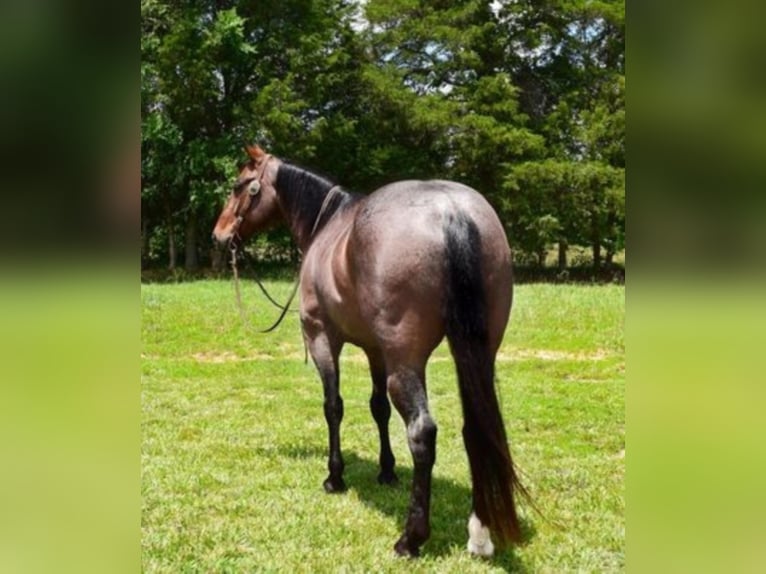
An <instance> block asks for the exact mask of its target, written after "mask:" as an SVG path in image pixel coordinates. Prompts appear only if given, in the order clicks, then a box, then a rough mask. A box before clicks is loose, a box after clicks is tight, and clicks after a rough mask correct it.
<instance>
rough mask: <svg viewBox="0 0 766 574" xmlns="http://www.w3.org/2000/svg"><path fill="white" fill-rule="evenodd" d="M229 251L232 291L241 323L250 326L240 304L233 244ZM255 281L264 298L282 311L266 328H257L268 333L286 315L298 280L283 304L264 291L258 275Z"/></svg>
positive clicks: (240, 294)
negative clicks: (232, 282) (232, 277)
mask: <svg viewBox="0 0 766 574" xmlns="http://www.w3.org/2000/svg"><path fill="white" fill-rule="evenodd" d="M229 249H230V251H231V269H232V271H233V273H234V292H235V293H236V296H237V309H239V316H240V318H241V319H242V323H244V324H245V326H250V323H249V322H248V320H247V317H246V316H245V308H244V306H243V305H242V293H241V291H240V288H239V271H238V270H237V248H236V247H235V246H234V244H232V245H231V247H230V248H229ZM255 282H256V283H257V284H258V287H260V288H261V291H263V294H264V295H266V298H267V299H268V300H269V301H271V303H272V304H274V306H275V307H277V308H278V309H281V310H282V312H281V313H280V315H279V317H278V318H277V320H276V322H275V323H274V324H273V325H272V326H271V327H269V328H268V329H258V330H257V332H258V333H270V332H271V331H273V330H274V329H276V328H277V327H278V326H279V324H280V323H281V322H282V320H283V319H284V318H285V316H286V315H287V312H288V311H289V310H290V304H291V303H292V302H293V299H294V298H295V294H296V293H297V292H298V286H299V285H300V281H297V280H296V281H295V283H294V284H293V290H292V292H291V293H290V296H289V297H288V298H287V302H286V303H285V304H284V305H280V304H279V303H277V302H276V301H275V300H274V298H273V297H272V296H271V295H269V293H268V291H266V288H265V287H264V286H263V284H262V283H261V281H260V279H258V277H257V276H256V277H255Z"/></svg>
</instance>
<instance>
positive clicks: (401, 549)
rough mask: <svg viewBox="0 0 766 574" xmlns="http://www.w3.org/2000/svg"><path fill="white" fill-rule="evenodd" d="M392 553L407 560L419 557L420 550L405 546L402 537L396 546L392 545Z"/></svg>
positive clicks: (405, 540)
mask: <svg viewBox="0 0 766 574" xmlns="http://www.w3.org/2000/svg"><path fill="white" fill-rule="evenodd" d="M394 552H396V553H397V554H398V555H399V556H405V557H407V558H417V557H418V556H420V549H419V548H417V547H415V548H412V547H410V545H409V544H407V537H406V536H402V537H401V538H400V539H399V540H398V541H397V542H396V544H394Z"/></svg>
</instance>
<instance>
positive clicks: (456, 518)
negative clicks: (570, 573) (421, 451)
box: [272, 445, 536, 572]
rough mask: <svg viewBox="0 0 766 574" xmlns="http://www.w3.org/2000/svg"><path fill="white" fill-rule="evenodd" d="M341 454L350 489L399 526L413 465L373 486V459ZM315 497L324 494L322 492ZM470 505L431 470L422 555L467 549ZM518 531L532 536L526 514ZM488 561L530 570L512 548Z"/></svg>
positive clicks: (317, 454)
mask: <svg viewBox="0 0 766 574" xmlns="http://www.w3.org/2000/svg"><path fill="white" fill-rule="evenodd" d="M276 450H277V452H279V453H280V455H283V456H289V457H291V458H301V459H303V458H317V459H319V460H322V461H325V459H326V456H327V451H326V450H325V449H324V448H321V447H318V446H314V445H307V446H301V447H297V446H295V445H289V446H287V445H285V446H284V447H279V448H278V449H276ZM273 452H274V451H272V453H273ZM343 458H344V461H345V463H346V468H345V473H344V479H345V481H346V485H347V486H348V488H349V489H350V490H353V491H355V492H356V493H357V494H358V496H359V498H360V499H361V500H362V502H363V503H364V504H365V505H367V506H369V507H370V508H373V509H375V510H376V511H378V512H380V513H382V514H385V515H387V516H389V517H391V518H392V519H393V520H394V521H395V522H396V524H397V527H398V528H399V529H401V528H403V527H404V521H405V519H406V516H407V510H408V508H409V500H410V486H411V484H412V467H411V466H403V465H401V464H397V467H396V473H397V476H398V477H399V483H398V484H397V485H394V486H388V485H381V484H378V481H377V476H378V472H379V467H378V463H377V461H374V460H369V459H366V458H361V457H359V456H357V455H356V453H353V452H344V453H343ZM320 488H321V487H320ZM317 495H318V496H329V495H326V494H324V493H321V494H319V493H318V494H317ZM470 507H471V491H470V489H468V488H466V487H465V486H463V485H460V484H458V483H456V482H454V481H452V480H448V479H445V478H441V477H439V476H438V475H436V474H434V477H433V480H432V486H431V537H430V538H429V539H428V541H427V542H426V543H425V545H424V546H423V548H422V550H421V555H422V556H424V557H425V556H433V557H440V556H447V555H450V554H454V553H455V552H456V551H462V552H468V550H466V548H465V545H466V543H467V541H468V530H467V521H468V514H469V512H470ZM521 529H522V545H524V544H527V543H528V542H529V541H530V540H532V538H533V537H534V536H535V534H536V530H535V528H534V525H533V524H532V523H531V522H530V521H529V520H527V519H526V518H521ZM394 542H395V540H391V548H392V549H393V545H394ZM392 551H393V550H392ZM489 563H490V564H492V565H493V566H497V567H500V568H503V569H504V570H506V571H507V572H528V571H529V570H528V568H527V567H526V566H525V565H524V564H523V563H522V562H521V561H520V560H519V558H518V556H516V553H515V552H514V549H513V548H512V547H511V548H508V549H505V550H503V551H499V552H497V553H496V554H495V556H494V557H493V558H492V559H490V560H489Z"/></svg>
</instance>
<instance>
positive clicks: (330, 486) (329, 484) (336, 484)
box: [322, 478, 346, 494]
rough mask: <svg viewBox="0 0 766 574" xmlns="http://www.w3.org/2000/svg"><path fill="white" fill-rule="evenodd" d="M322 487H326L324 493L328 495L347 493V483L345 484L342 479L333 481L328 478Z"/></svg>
mask: <svg viewBox="0 0 766 574" xmlns="http://www.w3.org/2000/svg"><path fill="white" fill-rule="evenodd" d="M322 486H324V491H325V492H327V493H328V494H337V493H340V492H346V483H345V482H343V479H342V478H338V479H332V478H328V479H327V480H325V481H324V482H323V483H322Z"/></svg>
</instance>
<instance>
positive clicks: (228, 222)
mask: <svg viewBox="0 0 766 574" xmlns="http://www.w3.org/2000/svg"><path fill="white" fill-rule="evenodd" d="M245 149H246V150H247V155H248V156H249V160H248V162H247V163H246V164H245V165H244V166H243V167H242V169H240V171H239V176H238V177H237V180H236V181H235V182H234V189H233V190H232V192H231V194H230V195H229V198H228V199H227V200H226V205H224V207H223V210H221V214H220V215H219V216H218V221H217V222H216V224H215V228H214V229H213V239H215V240H216V241H218V242H220V243H226V242H232V241H234V242H237V243H239V242H243V241H246V240H247V239H249V238H250V237H251V236H252V235H253V234H254V233H255V232H256V231H260V230H262V229H266V228H268V227H270V226H272V225H273V224H274V223H276V222H277V221H278V220H279V218H280V209H279V201H278V199H277V192H276V190H275V189H274V183H275V182H276V178H277V169H278V167H279V160H278V159H277V158H275V157H272V156H271V155H269V154H267V153H266V152H264V151H263V150H262V149H261V148H260V147H258V146H257V145H256V146H247V147H246V148H245Z"/></svg>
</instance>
